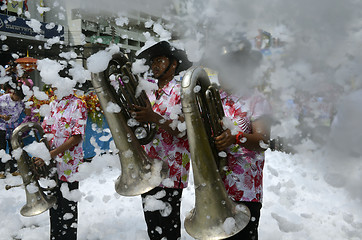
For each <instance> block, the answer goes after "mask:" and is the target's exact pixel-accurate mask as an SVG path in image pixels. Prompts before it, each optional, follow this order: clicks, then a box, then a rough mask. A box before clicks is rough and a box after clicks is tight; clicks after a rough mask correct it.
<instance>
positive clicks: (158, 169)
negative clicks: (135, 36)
mask: <svg viewBox="0 0 362 240" xmlns="http://www.w3.org/2000/svg"><path fill="white" fill-rule="evenodd" d="M130 68H131V64H130V63H129V60H128V58H127V57H126V55H124V54H122V53H118V54H115V55H113V57H112V59H111V61H110V62H109V64H108V67H107V69H106V70H105V71H104V72H100V73H92V79H91V81H92V84H93V87H94V89H95V92H96V94H97V96H98V99H99V102H100V104H101V106H102V108H103V112H104V116H105V117H106V120H107V123H108V125H109V128H110V130H111V132H112V136H113V140H114V143H115V145H116V147H117V149H118V150H119V152H118V155H119V158H120V161H121V170H122V174H121V176H119V177H118V179H117V180H116V186H115V188H116V192H117V193H118V194H120V195H124V196H136V195H140V194H143V193H146V192H148V191H149V190H151V189H153V188H154V187H157V186H158V185H159V184H160V183H161V181H162V180H163V179H164V178H165V176H166V173H167V172H166V171H165V170H166V165H165V163H164V162H161V161H158V160H155V159H150V158H149V157H148V156H147V154H146V152H145V151H144V150H143V148H142V146H141V144H146V143H148V142H150V141H151V140H152V139H153V137H154V135H155V133H156V128H155V126H154V125H153V124H151V123H137V122H135V121H133V120H134V119H133V118H132V116H131V113H130V108H131V107H132V104H135V105H141V106H145V104H146V102H145V101H148V98H147V96H146V94H145V93H144V91H142V92H141V94H140V96H138V97H136V96H135V93H136V88H137V85H138V79H137V76H135V75H133V74H132V72H131V70H130ZM109 104H111V105H118V106H119V107H120V109H121V111H119V112H117V111H108V109H107V107H108V106H109Z"/></svg>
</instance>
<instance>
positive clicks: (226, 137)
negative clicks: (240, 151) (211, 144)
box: [215, 129, 235, 151]
mask: <svg viewBox="0 0 362 240" xmlns="http://www.w3.org/2000/svg"><path fill="white" fill-rule="evenodd" d="M234 143H235V136H234V135H232V134H231V131H230V129H226V130H225V131H224V132H223V133H221V134H220V135H219V136H217V137H215V145H216V148H217V150H219V151H224V150H226V149H227V148H228V147H229V146H230V145H232V144H234Z"/></svg>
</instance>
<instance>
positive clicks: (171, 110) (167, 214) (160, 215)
mask: <svg viewBox="0 0 362 240" xmlns="http://www.w3.org/2000/svg"><path fill="white" fill-rule="evenodd" d="M138 58H139V59H146V64H147V65H148V66H150V68H151V70H152V74H153V77H154V78H155V79H156V80H157V86H158V90H157V91H154V92H153V93H152V94H149V99H150V101H151V103H148V104H147V106H146V107H141V106H134V112H133V114H134V115H135V117H134V118H135V119H136V120H137V121H139V122H145V121H150V122H153V123H156V124H157V127H158V131H157V133H156V136H155V138H154V140H153V141H151V142H150V143H149V144H147V145H145V146H144V149H145V151H146V153H147V154H148V155H149V157H151V158H153V159H159V160H162V161H165V162H166V163H167V164H168V168H169V169H168V176H167V177H166V180H164V181H163V182H162V183H161V185H160V186H158V187H156V188H154V189H152V190H151V191H149V192H147V193H145V194H142V203H143V209H144V216H145V220H146V224H147V229H148V235H149V237H150V239H152V240H153V239H168V240H172V239H180V237H181V220H180V207H181V196H182V190H183V188H185V187H187V182H188V177H189V167H190V153H189V149H188V148H189V147H188V141H187V137H186V135H185V134H186V131H185V129H182V127H181V128H178V126H180V125H182V122H183V121H184V119H183V117H182V111H181V98H180V91H181V85H180V82H178V81H176V79H175V76H176V75H178V74H179V73H180V72H181V71H183V70H186V69H188V68H189V67H191V65H192V63H191V62H190V61H189V60H188V59H187V56H186V53H185V52H184V51H182V50H179V49H177V48H174V47H173V46H171V44H170V43H168V42H166V41H161V42H158V43H157V44H155V45H153V46H151V47H150V48H147V49H146V50H144V51H142V52H141V53H140V54H139V55H138ZM180 129H181V130H180ZM151 200H161V201H162V202H163V204H162V205H163V207H162V209H157V210H155V209H149V206H150V202H151Z"/></svg>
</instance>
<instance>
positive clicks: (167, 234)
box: [142, 187, 182, 240]
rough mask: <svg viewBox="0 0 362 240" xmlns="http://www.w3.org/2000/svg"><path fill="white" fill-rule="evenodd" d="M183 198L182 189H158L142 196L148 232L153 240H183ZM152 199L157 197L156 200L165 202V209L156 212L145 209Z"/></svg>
mask: <svg viewBox="0 0 362 240" xmlns="http://www.w3.org/2000/svg"><path fill="white" fill-rule="evenodd" d="M155 194H157V195H155ZM158 196H162V197H158ZM181 196H182V189H175V188H161V187H156V188H154V189H152V190H151V191H149V192H147V193H145V194H142V205H143V210H144V215H145V220H146V224H147V232H148V236H149V237H150V239H151V240H159V239H162V238H165V239H167V240H176V239H180V238H181V219H180V207H181ZM150 197H151V198H154V197H156V199H158V200H161V201H162V202H164V203H165V208H164V209H162V210H156V211H150V210H147V209H145V205H147V201H152V200H150ZM151 204H152V203H151Z"/></svg>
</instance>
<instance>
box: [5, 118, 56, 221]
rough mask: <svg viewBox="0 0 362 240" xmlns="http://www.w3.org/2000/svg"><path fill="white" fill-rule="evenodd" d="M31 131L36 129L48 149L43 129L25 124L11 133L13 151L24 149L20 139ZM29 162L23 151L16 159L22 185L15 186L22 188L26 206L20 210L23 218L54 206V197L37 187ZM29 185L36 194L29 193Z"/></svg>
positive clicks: (34, 124) (35, 124)
mask: <svg viewBox="0 0 362 240" xmlns="http://www.w3.org/2000/svg"><path fill="white" fill-rule="evenodd" d="M32 129H36V130H37V131H38V133H39V135H40V136H41V137H42V138H41V139H40V141H41V142H44V144H45V145H46V147H47V148H48V149H49V145H48V142H47V141H46V139H45V138H44V130H43V128H42V127H41V126H40V125H39V124H38V123H35V122H27V123H22V124H20V125H19V126H18V127H17V128H15V130H14V131H13V134H12V136H11V145H12V147H13V150H16V149H18V148H22V147H24V144H23V142H22V140H21V138H22V136H23V134H24V133H27V132H29V131H30V130H32ZM30 161H32V160H31V159H30V157H29V156H28V154H27V153H25V151H23V152H22V154H21V156H20V158H19V159H17V162H18V169H19V172H20V175H21V177H22V179H23V184H20V185H17V186H24V189H25V194H26V204H25V205H24V206H23V207H22V208H21V210H20V214H21V215H23V216H24V217H32V216H35V215H39V214H41V213H43V212H45V211H47V210H48V209H50V208H51V207H53V206H54V205H55V204H56V198H55V197H54V196H48V195H46V194H45V193H44V192H43V190H42V189H43V188H42V187H41V186H40V185H39V182H38V180H37V176H35V175H36V174H35V173H34V171H33V170H32V167H31V164H29V163H30ZM29 184H32V185H33V186H32V189H38V190H37V191H36V192H34V190H31V191H29V189H28V186H29ZM17 186H6V187H5V188H6V189H7V190H8V189H10V188H11V187H17Z"/></svg>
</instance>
